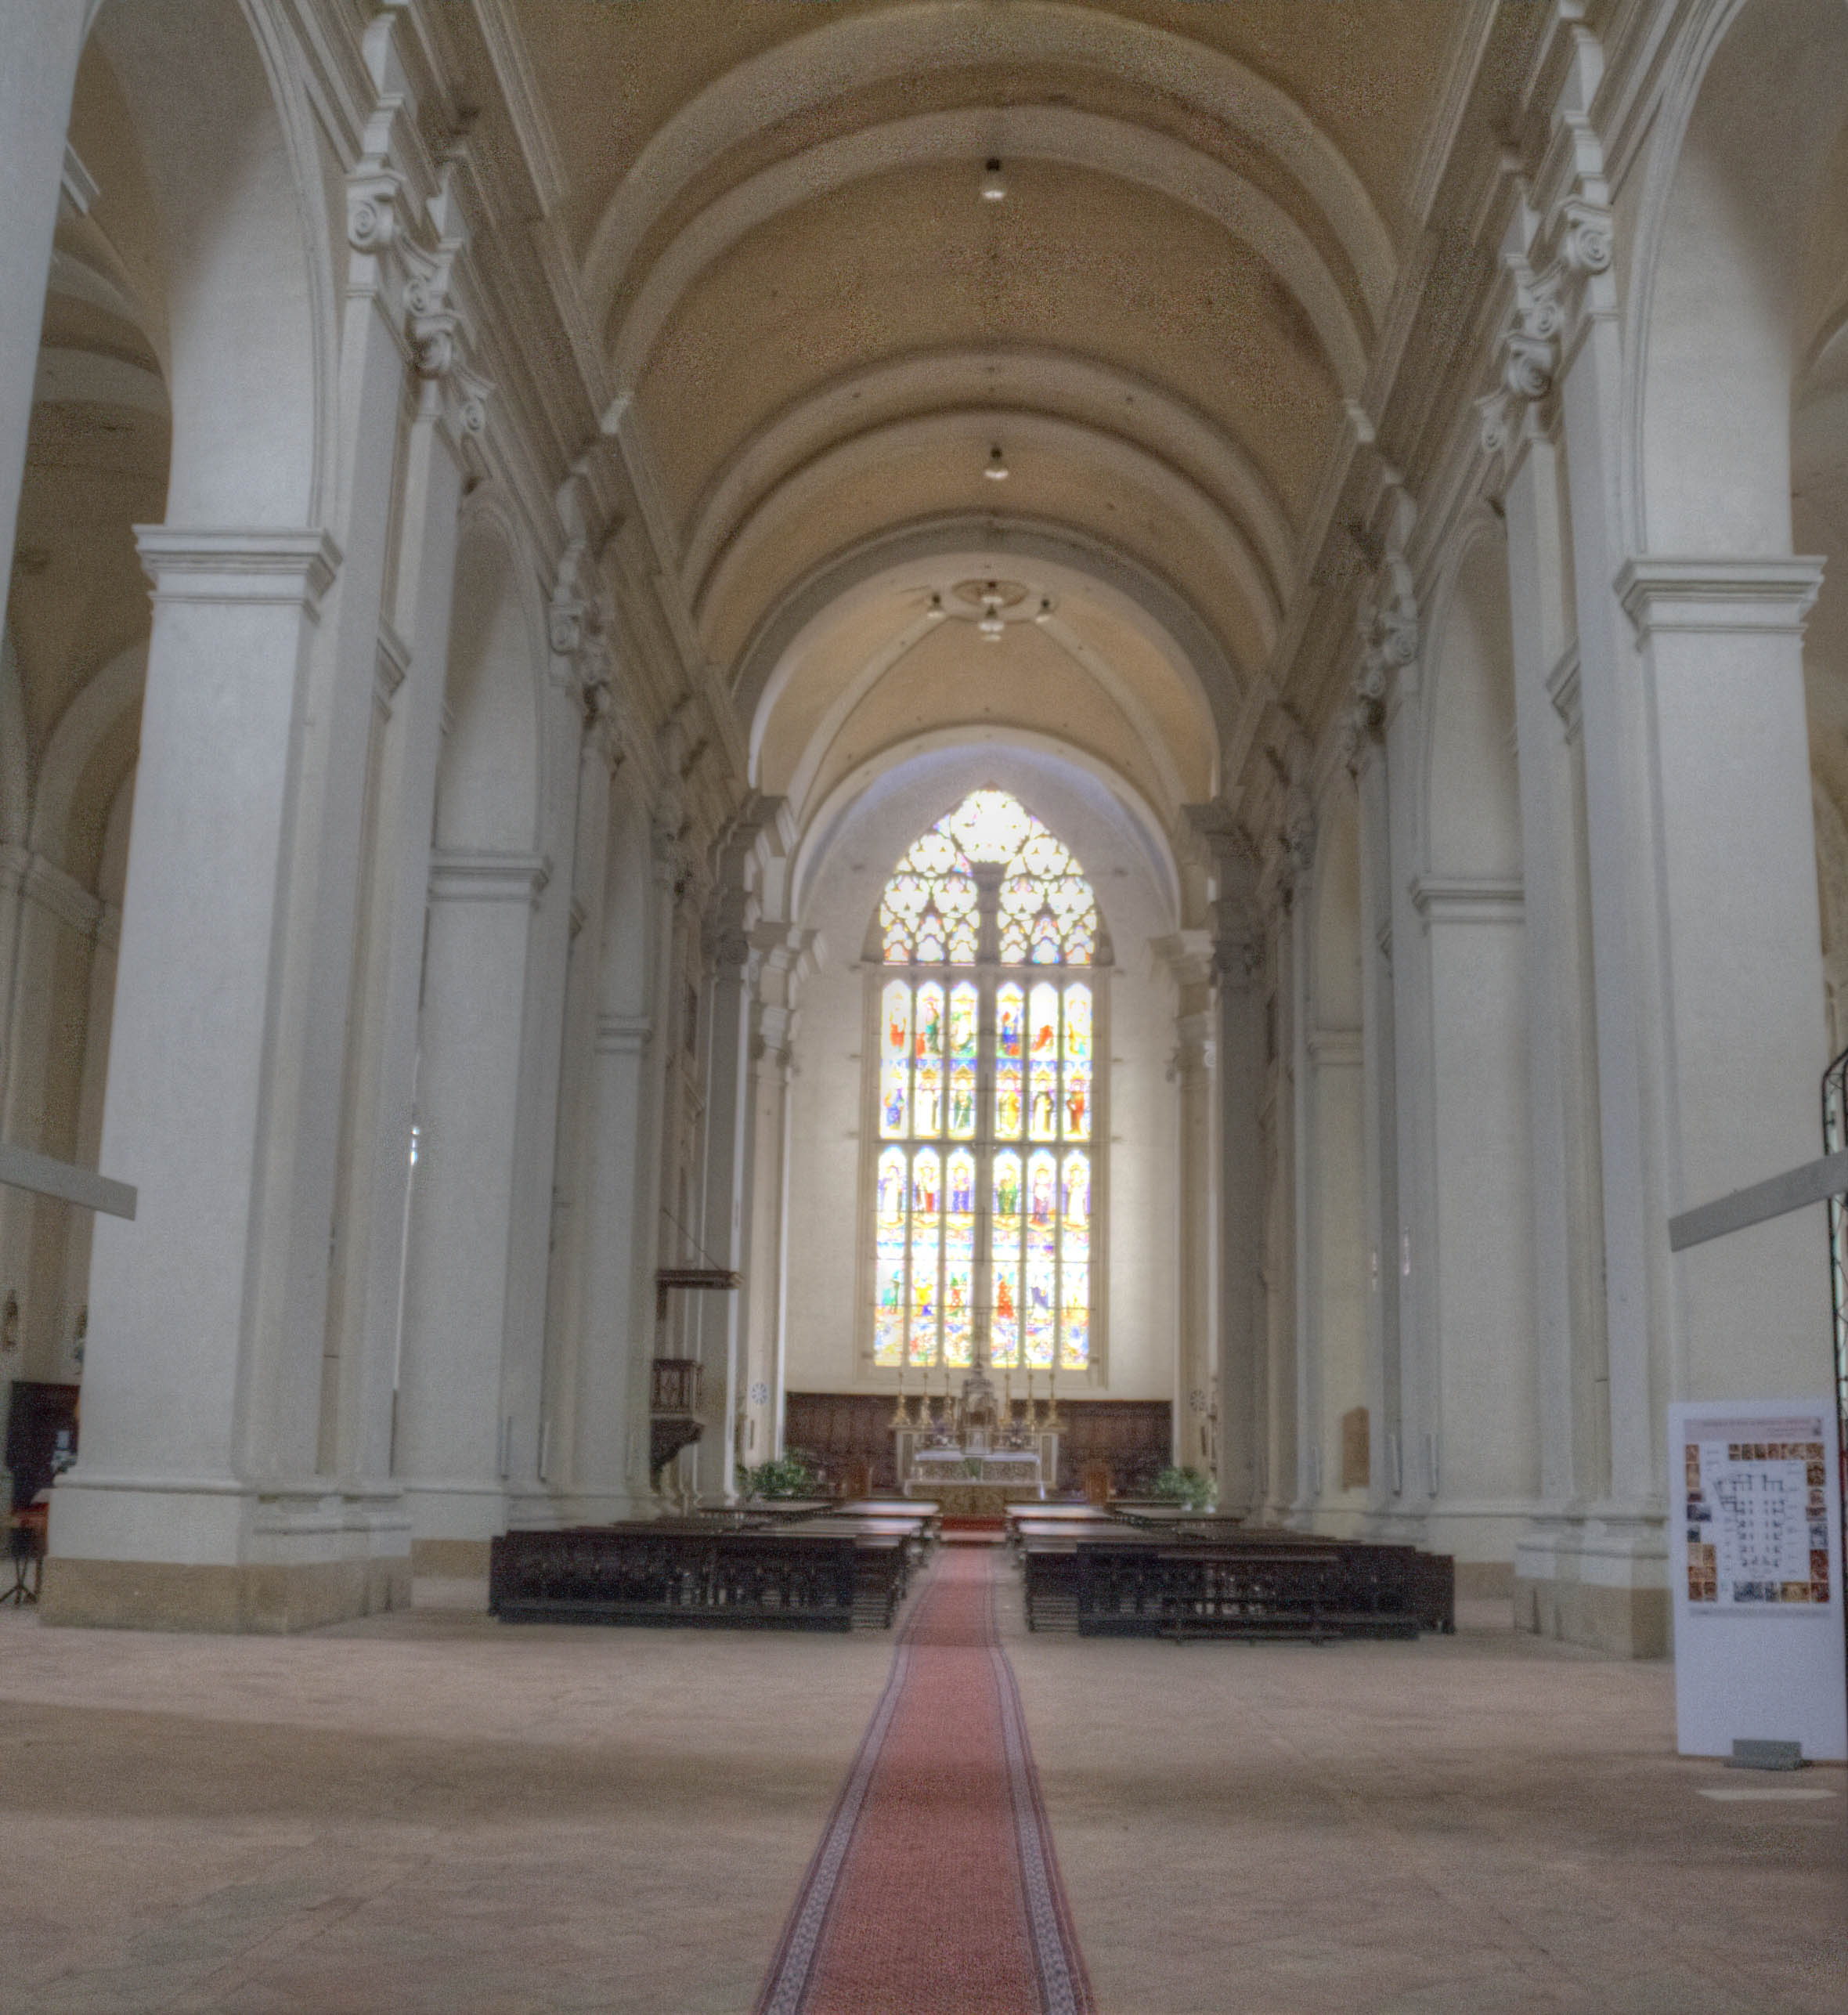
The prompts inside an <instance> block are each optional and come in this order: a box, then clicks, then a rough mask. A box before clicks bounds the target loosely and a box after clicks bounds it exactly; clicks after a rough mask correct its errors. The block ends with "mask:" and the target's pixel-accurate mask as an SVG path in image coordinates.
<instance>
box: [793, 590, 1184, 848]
mask: <svg viewBox="0 0 1848 2015" xmlns="http://www.w3.org/2000/svg"><path fill="white" fill-rule="evenodd" d="M935 627H936V626H935V624H934V623H932V622H931V621H930V620H929V618H928V617H926V616H917V617H915V618H914V619H912V620H911V621H910V622H908V623H906V624H905V625H904V627H903V628H902V629H901V630H899V631H898V632H897V634H895V635H894V636H893V637H890V639H888V640H887V641H886V643H885V644H884V645H882V646H881V648H879V650H877V651H875V652H874V653H873V654H872V655H871V656H870V657H869V658H868V659H866V661H865V662H864V663H863V664H862V665H861V666H860V668H859V670H857V672H856V673H854V676H853V677H851V678H848V679H845V680H843V681H841V683H840V687H839V691H838V692H836V695H835V696H834V698H833V699H832V700H831V701H830V702H829V703H828V707H827V710H826V711H825V713H823V715H822V717H821V720H820V721H819V722H818V724H817V725H816V727H815V729H814V732H813V733H812V734H811V735H810V738H809V739H808V742H807V745H806V746H805V747H804V749H803V753H802V756H801V757H800V758H799V760H798V761H797V762H796V765H795V767H793V768H792V771H791V772H790V775H789V782H788V786H787V789H786V791H785V796H787V797H788V799H789V802H790V803H791V805H792V807H794V809H795V811H796V816H797V818H800V817H801V816H802V814H803V810H804V809H805V807H807V803H808V799H809V794H810V791H811V789H813V787H814V782H815V779H816V778H817V777H818V775H820V774H821V770H822V767H823V766H824V765H825V763H826V760H827V758H828V752H829V751H830V749H832V747H833V746H834V744H835V742H836V740H837V739H838V738H839V735H840V734H841V732H842V731H843V729H844V728H846V724H847V723H848V722H849V721H850V720H851V719H852V718H853V716H854V712H855V710H857V707H858V706H859V705H860V703H861V701H862V700H864V699H866V698H868V696H869V695H871V693H872V692H873V690H874V688H875V687H876V686H877V685H878V684H879V681H881V680H882V679H883V678H885V677H886V675H887V674H888V673H890V672H892V671H893V670H896V669H897V666H899V665H900V664H901V663H902V662H903V661H904V658H905V657H906V655H908V653H909V652H911V650H912V649H913V648H915V646H916V645H918V644H919V643H920V642H922V640H923V639H924V638H925V637H926V636H929V635H930V634H932V633H933V630H934V629H935ZM1046 631H1047V634H1049V635H1050V636H1051V637H1052V640H1053V641H1054V642H1056V644H1057V645H1059V648H1060V649H1061V650H1062V651H1063V652H1064V654H1065V655H1066V657H1067V659H1069V660H1070V662H1071V663H1073V664H1074V665H1075V666H1077V668H1078V670H1080V671H1081V673H1083V674H1084V675H1085V677H1087V678H1088V679H1089V680H1090V681H1092V683H1093V684H1095V685H1096V686H1098V687H1099V688H1100V689H1101V690H1102V691H1103V693H1104V695H1105V696H1106V698H1107V699H1110V701H1111V702H1112V703H1113V705H1114V706H1116V707H1117V710H1118V711H1119V712H1120V713H1122V714H1123V715H1124V717H1125V718H1126V719H1127V720H1128V721H1129V722H1130V724H1131V725H1132V727H1133V728H1135V732H1136V735H1137V738H1138V740H1139V743H1140V746H1141V748H1142V753H1143V754H1144V755H1145V756H1146V758H1147V760H1148V762H1149V765H1150V768H1151V769H1152V770H1153V771H1154V772H1155V774H1156V775H1157V778H1160V782H1161V784H1162V786H1163V789H1164V792H1165V793H1166V794H1167V798H1168V803H1167V805H1166V806H1165V807H1164V809H1165V810H1166V811H1167V812H1168V814H1169V815H1170V816H1171V817H1175V818H1178V816H1179V815H1180V807H1181V806H1182V804H1183V803H1185V802H1186V800H1187V796H1188V793H1187V790H1186V785H1184V784H1183V782H1182V778H1181V775H1180V771H1179V770H1178V767H1176V764H1175V760H1174V756H1173V753H1172V752H1171V750H1170V749H1169V748H1168V745H1167V742H1166V741H1165V739H1164V737H1163V736H1162V735H1161V733H1160V729H1159V728H1158V727H1157V724H1156V723H1155V721H1154V720H1153V717H1152V716H1151V714H1150V711H1149V710H1148V708H1147V707H1146V706H1145V705H1144V704H1143V702H1142V699H1141V697H1140V695H1139V694H1138V693H1137V692H1135V688H1134V687H1133V685H1132V684H1131V682H1130V681H1128V679H1126V678H1125V677H1123V676H1122V674H1121V673H1120V672H1119V671H1118V670H1117V668H1116V667H1115V666H1113V665H1112V664H1110V663H1109V662H1108V661H1107V660H1106V659H1103V657H1102V655H1101V654H1100V653H1099V652H1096V651H1095V650H1093V649H1092V648H1089V647H1088V646H1087V645H1085V643H1084V641H1083V640H1082V639H1081V638H1079V637H1076V636H1075V635H1074V634H1073V633H1072V632H1071V630H1070V629H1069V627H1067V626H1066V625H1064V624H1063V623H1060V622H1059V621H1058V619H1056V618H1055V619H1053V620H1052V622H1050V623H1048V624H1047V625H1046Z"/></svg>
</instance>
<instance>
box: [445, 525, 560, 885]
mask: <svg viewBox="0 0 1848 2015" xmlns="http://www.w3.org/2000/svg"><path fill="white" fill-rule="evenodd" d="M471 547H473V548H475V550H476V551H478V553H479V554H480V555H481V565H480V566H479V567H478V569H470V568H469V567H467V566H466V565H463V564H462V562H461V558H460V557H459V558H458V564H457V570H456V615H455V617H454V618H453V621H452V624H451V632H450V644H449V663H448V665H447V666H446V668H445V675H446V701H445V715H444V724H445V732H444V747H443V755H442V765H441V767H440V769H439V782H438V786H437V805H436V833H437V843H438V844H439V847H465V848H469V849H476V850H479V849H487V850H497V851H502V852H513V851H518V850H530V849H532V847H536V845H537V843H538V836H539V832H540V807H541V806H542V804H543V793H544V789H545V782H546V779H545V777H544V774H543V766H544V760H545V734H544V717H543V709H544V703H545V680H546V672H547V655H546V650H545V611H544V607H543V602H542V601H541V598H540V591H539V583H538V576H537V574H536V570H535V569H534V567H533V565H532V562H531V557H530V554H529V549H528V547H527V543H526V540H525V536H524V533H523V530H522V525H521V523H520V520H519V518H518V515H517V513H516V512H515V511H514V508H513V507H512V505H511V502H510V501H509V500H508V499H507V498H506V497H503V496H501V495H500V493H498V492H497V491H496V489H494V488H493V486H485V487H484V488H482V489H478V490H477V491H476V492H475V493H474V494H473V495H472V496H471V497H470V498H469V499H468V500H467V504H465V505H464V508H463V511H462V514H461V519H460V529H459V533H458V540H457V551H458V554H459V556H465V555H466V554H467V553H468V551H469V550H470V549H471ZM471 618H472V619H471Z"/></svg>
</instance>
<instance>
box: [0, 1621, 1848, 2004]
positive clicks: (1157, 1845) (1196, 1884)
mask: <svg viewBox="0 0 1848 2015" xmlns="http://www.w3.org/2000/svg"><path fill="white" fill-rule="evenodd" d="M1485 1612H1487V1620H1485ZM1469 1616H1470V1618H1471V1621H1472V1623H1480V1624H1481V1625H1482V1627H1471V1628H1469V1629H1467V1630H1465V1631H1464V1632H1463V1633H1462V1634H1460V1635H1459V1636H1458V1637H1457V1638H1455V1639H1453V1640H1449V1641H1442V1642H1438V1641H1426V1642H1424V1643H1423V1644H1420V1645H1371V1646H1354V1645H1349V1646H1329V1647H1324V1648H1301V1647H1289V1646H1244V1645H1189V1646H1186V1647H1176V1646H1174V1645H1165V1644H1159V1643H1147V1642H1130V1643H1113V1642H1107V1641H1080V1640H1078V1639H1076V1638H1059V1637H1043V1638H1042V1637H1036V1636H1030V1635H1029V1634H1027V1632H1026V1631H1025V1630H1023V1629H1022V1628H1021V1627H1020V1624H1019V1622H1018V1620H1017V1618H1016V1616H1015V1613H1014V1604H1013V1602H1012V1592H1011V1591H1005V1590H1004V1599H1003V1603H1002V1618H1003V1623H1004V1630H1005V1636H1006V1639H1007V1642H1008V1646H1009V1652H1010V1655H1011V1656H1012V1658H1013V1659H1014V1663H1015V1667H1016V1672H1017V1673H1018V1674H1019V1677H1020V1685H1021V1690H1022V1695H1023V1699H1024V1702H1025V1704H1026V1710H1027V1719H1028V1724H1029V1728H1030V1732H1031V1735H1032V1738H1033V1740H1034V1747H1035V1750H1036V1753H1037V1755H1038V1760H1039V1764H1040V1767H1041V1775H1042V1778H1043V1780H1044V1786H1045V1796H1046V1800H1047V1805H1048V1809H1049V1815H1050V1817H1051V1818H1052V1825H1053V1828H1054V1831H1055V1836H1056V1842H1057V1846H1058V1851H1059V1858H1060V1862H1061V1865H1062V1868H1063V1872H1064V1874H1065V1876H1066V1880H1067V1886H1068V1888H1069V1890H1070V1894H1071V1898H1072V1904H1073V1909H1074V1916H1075V1918H1076V1920H1077V1930H1078V1935H1079V1938H1080V1941H1081V1944H1082V1945H1083V1948H1084V1950H1085V1955H1086V1959H1087V1961H1088V1964H1089V1966H1090V1968H1091V1971H1092V1977H1093V1980H1094V1981H1095V1984H1096V1986H1097V1988H1098V1990H1099V2003H1100V2010H1101V2015H1840V2011H1841V2010H1842V2009H1843V2006H1845V2005H1848V1852H1845V1849H1844V1841H1845V1838H1848V1828H1845V1827H1844V1825H1843V1818H1844V1815H1845V1814H1848V1799H1843V1800H1830V1801H1826V1802H1823V1803H1818V1804H1797V1805H1792V1804H1716V1803H1715V1802H1713V1801H1712V1800H1707V1799H1704V1798H1701V1797H1697V1796H1696V1795H1695V1792H1696V1789H1697V1788H1698V1786H1700V1785H1702V1784H1709V1783H1713V1782H1716V1781H1720V1777H1721V1773H1720V1772H1718V1771H1716V1769H1714V1768H1713V1767H1712V1766H1709V1765H1705V1764H1687V1763H1683V1762H1680V1761H1678V1760H1677V1759H1676V1758H1675V1757H1674V1756H1673V1753H1672V1749H1673V1743H1672V1734H1673V1727H1672V1688H1671V1677H1672V1676H1671V1674H1669V1670H1668V1669H1667V1668H1666V1667H1660V1666H1636V1665H1629V1664H1624V1663H1617V1662H1615V1661H1608V1660H1603V1659H1597V1658H1596V1657H1595V1656H1591V1655H1590V1654H1587V1653H1584V1652H1579V1651H1576V1650H1573V1649H1570V1648H1564V1647H1560V1646H1557V1645H1547V1644H1542V1643H1539V1642H1538V1641H1535V1640H1533V1639H1531V1638H1521V1637H1519V1636H1517V1635H1516V1634H1514V1633H1513V1632H1512V1631H1511V1630H1507V1628H1505V1627H1496V1625H1495V1623H1494V1612H1493V1605H1471V1610H1470V1612H1469ZM890 1656H891V1641H890V1638H885V1637H882V1636H881V1637H875V1636H872V1635H867V1636H855V1637H853V1638H846V1639H832V1640H829V1639H815V1638H800V1637H796V1636H779V1635H774V1634H739V1635H737V1636H733V1635H730V1634H726V1635H719V1634H705V1633H699V1632H679V1631H660V1632H654V1631H608V1630H603V1631H598V1630H546V1629H540V1630H506V1629H503V1628H501V1627H499V1626H497V1625H496V1624H495V1623H493V1622H492V1621H491V1620H489V1619H487V1618H485V1617H483V1616H477V1615H473V1614H471V1613H468V1612H467V1611H466V1610H464V1609H415V1610H413V1611H412V1612H408V1613H401V1614H399V1615H396V1616H385V1617H379V1618H372V1619H368V1620H365V1621H363V1622H361V1623H354V1624H349V1625H343V1626H341V1627H338V1628H337V1629H335V1630H327V1631H322V1632H318V1633H316V1634H312V1635H311V1636H309V1637H306V1638H294V1639H283V1640H277V1639H253V1638H202V1637H181V1636H171V1637H169V1636H157V1635H153V1634H147V1635H142V1634H133V1633H119V1632H103V1631H98V1632H89V1631H54V1630H42V1629H40V1628H39V1627H38V1624H37V1622H36V1620H35V1619H34V1618H32V1617H31V1616H30V1614H29V1613H28V1614H27V1615H25V1616H19V1615H17V1614H16V1613H14V1612H9V1613H8V1614H7V1615H6V1616H4V1617H0V1856H3V1857H4V1862H5V1869H6V1871H7V1877H8V1882H9V1896H8V1915H7V1917H6V1919H5V1920H4V1922H3V1923H0V1937H4V1939H5V1945H4V1947H3V1948H0V1952H3V1953H4V1963H3V1964H0V2015H743V2011H745V2010H747V2009H748V2008H749V2006H750V2003H751V2002H752V1999H753V1996H754V1995H755V1993H756V1988H757V1985H758V1983H759V1981H760V1979H761V1977H762V1976H763V1970H764V1969H765V1967H766V1966H767V1963H768V1961H769V1958H770V1955H771V1949H772V1948H773V1947H774V1943H775V1941H776V1938H777V1937H778V1933H779V1932H780V1930H781V1926H782V1923H783V1919H784V1917H785V1914H786V1912H787V1911H788V1909H789V1904H790V1901H791V1900H792V1897H793V1895H794V1893H795V1890H796V1884H797V1883H798V1882H799V1880H800V1878H801V1875H802V1872H803V1869H804V1868H805V1867H806V1865H807V1862H808V1859H809V1857H810V1854H811V1853H812V1852H813V1851H814V1844H815V1841H816V1838H817V1836H818V1833H819V1831H820V1829H821V1824H822V1822H823V1820H824V1819H825V1816H826V1815H827V1813H828V1810H829V1808H830V1807H831V1806H832V1803H833V1800H834V1798H835V1797H836V1793H837V1792H838V1790H839V1786H840V1782H841V1779H842V1777H843V1774H844V1773H845V1771H846V1767H847V1764H848V1762H849V1761H850V1759H851V1757H852V1755H853V1753H854V1749H855V1748H856V1747H857V1744H858V1742H859V1740H860V1737H861V1733H862V1732H863V1730H864V1726H865V1724H866V1721H867V1717H868V1715H869V1714H870V1713H871V1711H872V1706H873V1703H874V1702H875V1699H876V1698H877V1696H878V1694H879V1691H880V1688H882V1686H883V1685H884V1682H885V1679H886V1672H887V1670H888V1667H889V1664H890ZM1815 1775H1816V1777H1817V1780H1818V1781H1821V1780H1822V1779H1823V1778H1824V1777H1825V1775H1826V1777H1827V1781H1828V1782H1830V1783H1832V1784H1834V1785H1835V1786H1844V1784H1845V1782H1848V1775H1845V1774H1844V1773H1842V1772H1840V1771H1835V1772H1832V1773H1824V1772H1820V1771H1819V1772H1817V1773H1816V1774H1815ZM894 1907H895V1908H898V1909H900V1910H905V1909H909V1908H912V1907H913V1903H912V1899H909V1898H898V1899H895V1904H894Z"/></svg>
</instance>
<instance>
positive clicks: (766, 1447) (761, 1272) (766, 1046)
mask: <svg viewBox="0 0 1848 2015" xmlns="http://www.w3.org/2000/svg"><path fill="white" fill-rule="evenodd" d="M752 943H753V947H754V948H755V949H756V952H757V955H758V983H757V992H758V1011H757V1040H756V1045H755V1047H754V1049H753V1055H752V1059H751V1071H752V1080H753V1087H754V1090H753V1103H754V1106H755V1108H756V1122H755V1131H756V1152H755V1172H754V1175H753V1181H752V1186H751V1215H750V1237H749V1241H748V1243H747V1245H746V1247H745V1252H744V1255H743V1258H744V1261H745V1285H744V1294H745V1300H746V1303H747V1306H746V1309H745V1368H744V1373H743V1378H744V1383H745V1421H746V1427H745V1456H744V1459H745V1461H747V1462H750V1463H757V1462H762V1461H765V1460H766V1459H767V1457H770V1456H771V1455H776V1454H780V1453H781V1452H782V1442H781V1422H782V1418H783V1392H784V1386H785V1377H784V1369H785V1361H786V1343H787V1336H786V1324H787V1319H788V1295H789V1143H790V1128H791V1126H792V1121H793V1118H794V1107H793V1103H792V1094H793V1079H794V1076H795V1069H796V1028H797V1024H798V1022H799V1016H800V1010H799V1006H798V1002H799V998H800V994H801V988H802V984H803V981H804V980H806V979H807V977H808V976H809V974H810V973H811V972H812V971H813V970H814V966H815V963H816V961H817V959H818V957H819V952H818V948H817V947H818V940H817V937H816V933H814V931H813V930H800V929H797V928H794V927H792V926H790V925H789V924H786V923H767V924H760V925H759V926H758V927H757V928H756V930H754V931H753V933H752Z"/></svg>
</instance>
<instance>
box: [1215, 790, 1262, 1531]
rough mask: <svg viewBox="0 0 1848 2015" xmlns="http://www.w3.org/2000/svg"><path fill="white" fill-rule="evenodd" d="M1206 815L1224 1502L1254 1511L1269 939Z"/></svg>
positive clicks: (1249, 884)
mask: <svg viewBox="0 0 1848 2015" xmlns="http://www.w3.org/2000/svg"><path fill="white" fill-rule="evenodd" d="M1199 825H1200V833H1201V837H1202V838H1203V840H1204V841H1205V842H1206V843H1207V846H1208V847H1209V848H1210V849H1211V854H1212V859H1213V866H1214V873H1215V884H1216V887H1217V895H1216V897H1215V904H1214V912H1215V921H1214V937H1213V966H1214V972H1215V977H1216V979H1217V981H1218V985H1217V988H1216V991H1215V1002H1214V1006H1215V1019H1216V1023H1217V1028H1216V1032H1215V1067H1216V1071H1217V1075H1218V1101H1217V1103H1218V1123H1219V1223H1218V1262H1219V1273H1218V1283H1217V1289H1218V1348H1219V1363H1218V1372H1219V1439H1220V1452H1219V1475H1218V1490H1219V1503H1220V1505H1221V1507H1222V1508H1223V1509H1225V1510H1227V1511H1251V1510H1252V1509H1253V1508H1254V1507H1255V1505H1256V1504H1257V1502H1258V1494H1259V1490H1258V1451H1259V1450H1260V1449H1261V1446H1262V1441H1261V1436H1262V1435H1263V1433H1264V1431H1265V1423H1264V1421H1263V1419H1262V1417H1261V1415H1260V1414H1259V1413H1258V1404H1257V1403H1258V1395H1259V1392H1260V1389H1261V1380H1262V1371H1263V1365H1262V1358H1263V1353H1264V1349H1265V1339H1264V1288H1263V1284H1262V1280H1261V1273H1260V1269H1261V1258H1262V1252H1263V1233H1264V1176H1265V1172H1264V1165H1263V1144H1262V1135H1261V1128H1260V1126H1259V1124H1258V1109H1259V1105H1260V1102H1261V1100H1262V1098H1263V1095H1264V1027H1263V1022H1264V1013H1263V1002H1262V995H1261V962H1262V956H1263V939H1262V935H1261V926H1260V925H1259V923H1258V908H1257V894H1256V872H1255V868H1254V864H1253V862H1252V861H1251V853H1250V848H1249V845H1248V843H1246V842H1245V840H1243V836H1242V835H1241V834H1240V833H1239V832H1237V831H1236V829H1234V828H1233V827H1232V826H1231V825H1229V823H1228V822H1225V821H1224V820H1223V818H1217V819H1216V818H1214V817H1213V815H1212V814H1211V811H1208V812H1207V814H1206V815H1205V816H1204V817H1203V818H1200V820H1199Z"/></svg>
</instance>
